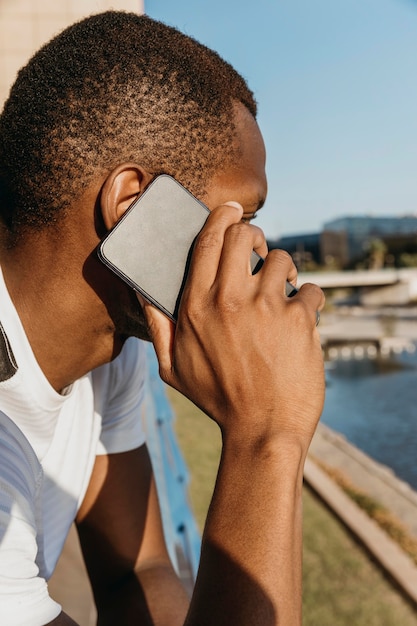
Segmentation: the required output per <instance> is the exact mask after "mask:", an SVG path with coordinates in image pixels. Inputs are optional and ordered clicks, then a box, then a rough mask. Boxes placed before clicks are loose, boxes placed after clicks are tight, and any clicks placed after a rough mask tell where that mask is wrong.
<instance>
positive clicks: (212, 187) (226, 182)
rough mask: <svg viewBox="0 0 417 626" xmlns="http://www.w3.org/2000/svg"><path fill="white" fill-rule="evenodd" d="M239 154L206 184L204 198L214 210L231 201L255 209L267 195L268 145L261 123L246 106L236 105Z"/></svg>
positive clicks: (247, 209)
mask: <svg viewBox="0 0 417 626" xmlns="http://www.w3.org/2000/svg"><path fill="white" fill-rule="evenodd" d="M235 124H236V134H237V140H238V142H239V156H238V158H237V159H236V162H234V163H232V164H230V165H228V166H226V167H225V168H223V169H221V170H219V171H218V172H216V173H215V174H214V176H213V177H212V178H211V180H210V183H209V184H208V185H207V188H206V194H205V198H204V201H205V203H206V204H207V206H208V207H209V208H210V209H213V208H214V207H216V206H219V205H220V204H222V203H224V202H227V201H228V200H236V201H238V202H240V203H241V204H242V205H243V207H244V209H245V211H249V212H251V211H255V210H256V209H257V208H259V206H261V205H262V204H263V202H264V201H265V197H266V191H267V182H266V174H265V158H266V157H265V145H264V142H263V139H262V134H261V132H260V130H259V127H258V124H257V123H256V120H255V119H254V118H253V116H252V115H251V114H250V113H249V111H248V110H247V109H246V107H244V106H243V105H237V106H236V117H235Z"/></svg>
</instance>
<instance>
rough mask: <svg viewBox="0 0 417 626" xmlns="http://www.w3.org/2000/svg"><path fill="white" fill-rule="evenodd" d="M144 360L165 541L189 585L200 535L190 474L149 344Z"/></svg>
mask: <svg viewBox="0 0 417 626" xmlns="http://www.w3.org/2000/svg"><path fill="white" fill-rule="evenodd" d="M147 359H148V378H147V390H146V411H145V421H146V423H145V429H146V432H147V442H148V448H149V452H150V455H151V459H152V465H153V469H154V474H155V479H156V485H157V489H158V496H159V503H160V507H161V515H162V522H163V526H164V533H165V540H166V543H167V547H168V551H169V555H170V557H171V559H172V562H173V564H174V567H175V568H176V570H177V572H178V573H179V574H180V575H183V576H184V570H187V571H188V577H189V579H190V582H191V584H192V583H193V582H194V581H195V577H196V575H197V569H198V562H199V558H200V548H201V537H200V533H199V530H198V528H197V524H196V521H195V519H194V515H193V513H192V511H191V508H190V504H189V501H188V493H187V487H188V482H189V474H188V470H187V466H186V464H185V461H184V458H183V456H182V453H181V451H180V448H179V446H178V443H177V439H176V436H175V432H174V420H175V414H174V412H173V410H172V407H171V405H170V403H169V401H168V398H167V395H166V392H165V387H164V383H163V382H162V381H161V379H160V377H159V373H158V361H157V359H156V356H155V351H154V349H153V346H152V345H151V344H148V346H147ZM185 575H187V574H185Z"/></svg>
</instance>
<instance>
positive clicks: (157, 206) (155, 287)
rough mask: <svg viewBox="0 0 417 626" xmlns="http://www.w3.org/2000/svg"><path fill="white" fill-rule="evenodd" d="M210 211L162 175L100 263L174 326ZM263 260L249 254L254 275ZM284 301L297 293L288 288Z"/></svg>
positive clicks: (107, 244) (108, 243) (107, 242)
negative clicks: (198, 241) (166, 317)
mask: <svg viewBox="0 0 417 626" xmlns="http://www.w3.org/2000/svg"><path fill="white" fill-rule="evenodd" d="M208 215H209V209H208V208H207V207H206V206H205V205H204V204H203V203H202V202H200V201H199V200H197V198H195V197H194V196H193V195H192V194H191V193H190V192H189V191H188V190H187V189H185V187H183V186H182V185H181V184H180V183H178V182H177V181H176V180H175V179H174V178H172V177H171V176H167V175H161V176H158V177H157V178H155V180H154V181H153V182H152V183H151V184H150V185H149V187H148V188H147V189H146V190H145V192H144V193H143V194H142V195H141V196H140V197H139V198H138V199H137V200H136V201H135V202H134V203H133V204H132V205H131V207H129V209H128V210H127V211H126V213H125V215H124V216H123V217H122V218H121V220H120V221H119V222H118V223H117V224H116V226H115V227H114V228H113V230H112V231H111V232H110V233H109V234H108V235H107V236H106V237H105V239H104V240H103V241H102V243H101V245H100V247H99V251H98V253H99V257H100V259H101V260H102V261H103V263H104V264H105V265H107V266H108V267H109V268H110V269H112V270H113V271H114V272H115V273H116V274H117V275H118V276H120V278H122V279H123V280H124V281H125V282H126V283H127V284H128V285H130V286H131V287H132V288H133V289H135V290H136V291H137V292H139V293H140V294H141V295H142V296H143V297H144V298H146V300H148V301H149V302H151V303H152V304H153V305H154V306H156V307H157V308H159V309H160V310H161V311H163V312H164V313H165V314H166V315H168V317H170V318H171V319H172V320H173V321H176V319H177V316H178V308H179V304H180V300H181V295H182V291H183V288H184V284H185V280H186V277H187V273H188V267H189V263H190V258H191V254H192V248H193V244H194V241H195V238H196V236H197V235H198V233H199V232H200V230H201V229H202V227H203V226H204V224H205V222H206V219H207V217H208ZM262 264H263V259H262V258H261V257H260V256H259V255H258V254H256V252H254V251H253V252H252V254H251V257H250V265H251V269H252V273H253V274H255V273H256V272H257V271H259V269H260V268H261V267H262ZM286 289H287V295H288V296H292V295H294V294H295V293H296V292H297V290H296V288H295V287H294V286H293V285H291V284H290V283H287V288H286Z"/></svg>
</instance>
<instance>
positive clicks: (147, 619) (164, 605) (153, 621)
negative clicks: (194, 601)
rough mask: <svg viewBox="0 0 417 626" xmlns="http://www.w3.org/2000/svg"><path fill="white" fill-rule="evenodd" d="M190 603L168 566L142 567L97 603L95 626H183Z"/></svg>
mask: <svg viewBox="0 0 417 626" xmlns="http://www.w3.org/2000/svg"><path fill="white" fill-rule="evenodd" d="M188 604H189V599H188V597H187V594H186V592H185V590H184V588H183V587H182V585H181V583H180V581H179V579H178V577H177V576H176V574H175V572H174V571H173V569H172V568H171V567H170V566H169V565H159V564H156V565H154V566H143V567H141V568H138V569H137V570H136V572H135V573H132V574H131V575H130V576H128V577H126V578H125V579H124V580H123V581H122V582H121V583H120V584H117V585H114V587H113V588H112V589H111V590H108V592H107V593H106V594H104V595H103V597H102V598H101V599H100V600H99V601H98V602H97V605H98V606H97V610H98V622H97V624H98V626H114V624H118V625H119V624H120V626H122V625H123V626H130V625H131V624H132V625H133V624H134V625H135V626H136V625H137V624H141V625H142V624H143V625H144V626H145V625H152V626H182V625H183V624H184V620H185V615H186V613H187V609H188Z"/></svg>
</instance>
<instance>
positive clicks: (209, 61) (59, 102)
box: [0, 11, 256, 234]
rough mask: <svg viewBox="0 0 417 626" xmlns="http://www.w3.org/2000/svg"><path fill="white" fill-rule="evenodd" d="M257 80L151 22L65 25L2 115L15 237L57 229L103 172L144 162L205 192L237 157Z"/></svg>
mask: <svg viewBox="0 0 417 626" xmlns="http://www.w3.org/2000/svg"><path fill="white" fill-rule="evenodd" d="M236 102H241V103H243V104H244V105H245V106H246V107H247V109H248V110H249V111H250V112H251V113H252V115H253V116H254V117H256V103H255V100H254V97H253V94H252V92H251V91H250V90H249V88H248V86H247V84H246V81H245V80H244V79H243V78H242V77H241V76H240V75H239V74H238V73H237V72H236V71H235V70H234V69H233V68H232V67H231V66H230V65H229V64H228V63H227V62H225V61H224V60H223V59H221V58H220V57H219V56H218V55H217V54H216V53H215V52H213V51H212V50H210V49H208V48H207V47H205V46H203V45H201V44H200V43H198V42H197V41H195V40H194V39H192V38H190V37H188V36H186V35H184V34H183V33H180V32H179V31H178V30H176V29H175V28H172V27H170V26H167V25H165V24H162V23H161V22H157V21H155V20H152V19H151V18H149V17H147V16H144V15H137V14H135V13H126V12H119V11H108V12H105V13H101V14H98V15H93V16H91V17H89V18H87V19H84V20H82V21H80V22H78V23H76V24H74V25H73V26H70V27H69V28H67V29H66V30H64V31H63V32H62V33H61V34H60V35H58V36H57V37H55V38H54V39H52V40H51V41H50V42H49V43H48V44H46V45H45V46H44V47H43V48H41V49H40V50H39V52H37V54H35V55H34V57H33V58H32V59H31V60H30V61H29V62H28V64H27V65H26V66H25V67H24V68H23V69H21V70H20V72H19V74H18V77H17V79H16V82H15V84H14V86H13V87H12V89H11V92H10V95H9V98H8V100H7V102H6V104H5V106H4V110H3V112H2V115H1V117H0V217H1V218H2V221H3V222H4V224H5V225H6V227H7V229H8V230H9V231H10V232H11V233H14V234H18V233H19V232H23V231H25V230H26V229H27V228H32V229H40V228H44V227H45V226H48V225H49V224H53V223H56V222H57V220H58V218H59V217H60V216H61V215H63V212H64V213H65V211H66V209H67V208H68V207H69V205H70V204H72V203H74V201H76V199H77V197H80V195H81V194H82V192H83V190H84V189H85V187H86V186H88V184H89V183H90V182H91V180H92V177H93V176H95V175H97V173H98V172H99V173H103V174H105V173H106V172H110V171H111V170H112V169H113V168H114V167H115V166H116V165H117V164H119V163H121V162H126V161H132V160H133V161H137V162H140V163H141V164H143V165H144V166H146V167H147V169H148V170H149V171H150V172H152V173H155V174H157V173H162V172H165V173H169V174H171V175H173V176H174V177H175V178H177V179H178V180H179V181H180V182H182V183H183V184H184V185H185V186H187V187H188V188H189V189H190V190H191V191H192V192H193V193H194V194H196V195H199V194H202V193H203V192H204V186H205V184H206V183H207V181H208V180H209V178H210V176H211V175H212V174H213V173H214V171H216V170H217V169H218V168H220V167H222V166H223V165H224V164H225V163H227V162H230V160H231V159H233V158H236V154H237V153H236V150H237V145H236V141H235V140H234V139H235V129H234V125H233V118H234V114H233V105H234V103H236Z"/></svg>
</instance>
